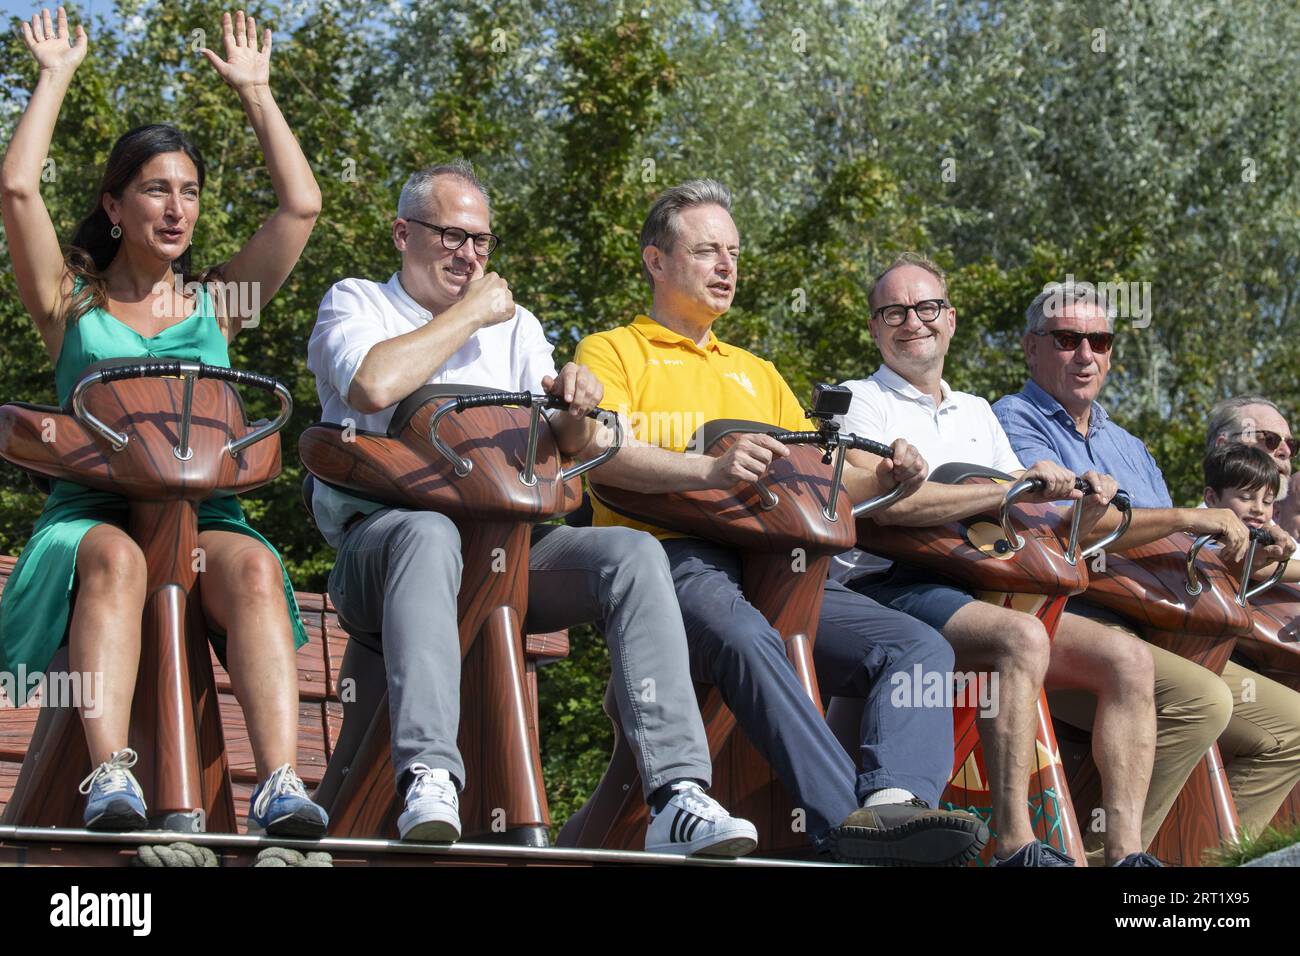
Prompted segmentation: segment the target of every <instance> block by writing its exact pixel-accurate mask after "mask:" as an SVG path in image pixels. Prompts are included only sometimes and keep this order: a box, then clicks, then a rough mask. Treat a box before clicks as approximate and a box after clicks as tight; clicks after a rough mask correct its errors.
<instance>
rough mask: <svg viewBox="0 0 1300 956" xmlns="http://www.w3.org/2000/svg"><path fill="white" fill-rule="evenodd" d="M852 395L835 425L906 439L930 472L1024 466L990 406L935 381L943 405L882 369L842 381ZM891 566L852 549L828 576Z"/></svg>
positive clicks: (850, 575)
mask: <svg viewBox="0 0 1300 956" xmlns="http://www.w3.org/2000/svg"><path fill="white" fill-rule="evenodd" d="M844 384H845V385H846V386H847V387H848V388H849V390H850V391H852V392H853V403H852V404H851V405H850V406H849V411H848V413H847V414H845V415H842V416H840V417H839V418H838V419H837V421H838V422H839V424H840V428H841V429H842V430H843V431H845V432H851V433H853V434H855V435H858V436H860V437H862V438H871V439H874V440H875V441H879V442H884V443H885V444H889V443H890V442H892V441H894V440H895V439H897V438H902V439H905V440H906V441H908V442H909V443H910V444H911V445H912V446H913V447H915V448H916V450H917V451H919V452H920V453H921V457H923V458H924V459H925V461H926V464H927V465H929V466H930V471H934V470H935V469H936V468H938V467H939V466H940V465H945V464H948V463H949V462H962V463H965V464H968V465H980V466H982V467H984V468H994V469H997V470H998V471H1003V472H1007V473H1011V472H1017V471H1022V470H1023V469H1024V465H1022V464H1021V463H1020V459H1018V458H1017V457H1016V453H1015V452H1014V451H1012V450H1011V442H1010V441H1008V440H1007V436H1006V432H1004V431H1003V430H1002V426H1001V425H1000V424H999V423H998V420H997V417H996V416H995V415H994V414H993V409H992V408H991V407H990V406H989V403H988V402H986V401H985V400H984V399H982V398H980V397H979V396H978V395H971V394H970V393H968V392H955V391H953V390H952V389H951V388H950V387H949V386H948V383H947V382H944V381H940V383H939V389H940V393H941V396H942V401H940V402H939V403H938V405H936V404H935V401H934V398H933V397H931V396H930V395H927V394H925V393H924V392H922V391H921V390H920V389H918V388H917V387H916V386H915V385H913V384H911V383H910V382H908V381H907V379H905V378H903V376H901V375H899V374H898V373H897V372H895V371H894V370H893V369H891V368H890V367H889V366H887V365H881V366H880V368H878V369H877V370H876V372H875V374H874V375H872V376H871V377H870V378H868V379H856V380H854V381H851V382H845V383H844ZM892 564H893V562H891V561H889V560H888V559H886V558H882V557H880V556H879V555H875V554H871V553H870V552H867V551H860V550H858V549H856V548H855V549H854V550H852V551H846V552H845V553H844V554H841V555H839V556H837V557H836V558H835V561H834V563H833V564H832V567H831V576H832V577H836V578H853V577H858V576H860V575H862V574H878V573H880V572H882V571H887V570H888V569H889V568H890V567H891V565H892Z"/></svg>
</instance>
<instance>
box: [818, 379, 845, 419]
mask: <svg viewBox="0 0 1300 956" xmlns="http://www.w3.org/2000/svg"><path fill="white" fill-rule="evenodd" d="M852 404H853V392H851V391H850V390H849V389H848V388H846V387H845V386H843V385H826V384H824V383H822V384H817V385H814V386H813V407H812V414H813V415H814V416H815V417H817V418H820V419H822V420H823V421H830V420H831V419H832V418H834V417H835V416H836V415H846V414H848V411H849V406H850V405H852Z"/></svg>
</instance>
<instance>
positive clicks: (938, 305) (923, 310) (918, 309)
mask: <svg viewBox="0 0 1300 956" xmlns="http://www.w3.org/2000/svg"><path fill="white" fill-rule="evenodd" d="M947 304H948V302H947V300H946V299H922V300H921V301H920V302H918V303H916V304H915V305H903V304H902V303H901V302H895V303H894V304H893V305H882V306H881V307H880V308H878V309H876V311H875V315H876V317H877V318H879V319H880V320H881V321H883V322H884V323H885V324H886V325H902V324H903V323H904V322H906V321H907V313H908V312H915V313H916V317H917V318H918V319H920V320H921V321H922V322H933V321H934V320H935V319H937V318H938V317H939V313H940V312H942V311H943V307H944V306H945V305H947Z"/></svg>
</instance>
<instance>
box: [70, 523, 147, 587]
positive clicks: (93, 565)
mask: <svg viewBox="0 0 1300 956" xmlns="http://www.w3.org/2000/svg"><path fill="white" fill-rule="evenodd" d="M146 578H147V567H146V564H145V558H144V552H143V551H141V550H140V546H139V545H138V544H136V543H135V542H134V541H133V540H132V539H131V538H130V536H128V535H127V534H126V533H125V532H123V531H121V530H119V529H117V528H115V527H113V526H112V525H98V526H97V527H95V528H92V529H91V530H90V531H88V532H87V533H86V535H85V536H84V537H83V538H82V539H81V544H80V545H79V546H78V548H77V583H78V593H79V594H86V593H111V594H115V595H127V594H137V593H138V594H140V595H143V593H144V587H145V581H146Z"/></svg>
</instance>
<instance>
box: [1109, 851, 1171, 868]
mask: <svg viewBox="0 0 1300 956" xmlns="http://www.w3.org/2000/svg"><path fill="white" fill-rule="evenodd" d="M1111 865H1112V866H1164V864H1163V863H1161V862H1160V861H1159V860H1157V859H1156V858H1155V857H1154V856H1152V855H1151V854H1150V853H1130V854H1129V855H1128V856H1126V857H1124V859H1122V860H1120V861H1119V862H1118V863H1113V864H1111Z"/></svg>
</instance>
